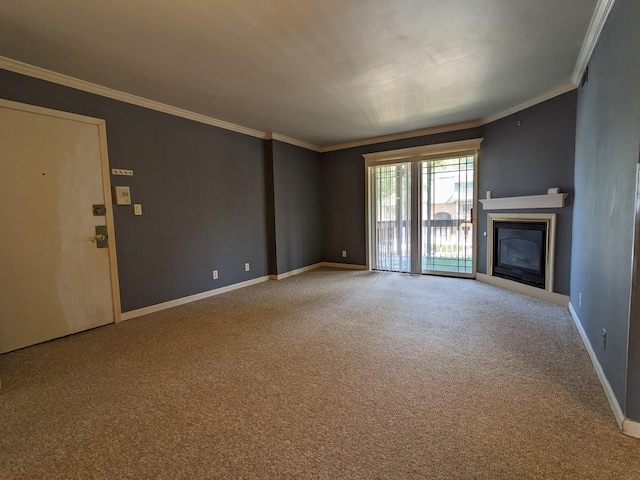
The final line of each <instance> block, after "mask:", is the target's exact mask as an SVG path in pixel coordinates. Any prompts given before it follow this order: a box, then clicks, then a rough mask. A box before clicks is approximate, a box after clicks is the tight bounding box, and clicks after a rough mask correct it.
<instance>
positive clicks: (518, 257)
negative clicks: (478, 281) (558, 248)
mask: <svg viewBox="0 0 640 480" xmlns="http://www.w3.org/2000/svg"><path fill="white" fill-rule="evenodd" d="M487 219H488V225H487V227H488V228H487V230H488V233H489V235H488V237H489V238H488V239H487V240H488V245H487V247H488V248H487V250H488V252H487V253H488V257H487V267H488V268H487V270H488V274H489V275H493V276H495V277H501V278H504V279H507V280H511V281H514V282H519V283H523V284H525V285H531V286H533V287H537V288H542V289H545V290H548V291H553V259H554V258H553V257H554V255H553V245H554V237H555V214H550V215H545V214H501V215H497V214H489V215H488V216H487Z"/></svg>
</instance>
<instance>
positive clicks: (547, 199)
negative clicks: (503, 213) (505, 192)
mask: <svg viewBox="0 0 640 480" xmlns="http://www.w3.org/2000/svg"><path fill="white" fill-rule="evenodd" d="M567 195H568V194H566V193H550V194H547V195H528V196H526V197H502V198H485V199H480V200H479V202H480V203H482V208H483V210H520V209H523V208H561V207H564V202H565V200H566V198H567Z"/></svg>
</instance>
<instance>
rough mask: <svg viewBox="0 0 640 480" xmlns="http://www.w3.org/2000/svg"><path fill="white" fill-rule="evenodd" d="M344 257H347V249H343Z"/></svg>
mask: <svg viewBox="0 0 640 480" xmlns="http://www.w3.org/2000/svg"><path fill="white" fill-rule="evenodd" d="M342 258H347V251H346V250H342Z"/></svg>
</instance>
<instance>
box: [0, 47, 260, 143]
mask: <svg viewBox="0 0 640 480" xmlns="http://www.w3.org/2000/svg"><path fill="white" fill-rule="evenodd" d="M0 68H3V69H5V70H10V71H12V72H15V73H20V74H22V75H27V76H29V77H34V78H39V79H40V80H46V81H48V82H52V83H57V84H58V85H64V86H65V87H71V88H75V89H77V90H82V91H84V92H88V93H94V94H96V95H100V96H103V97H108V98H112V99H114V100H119V101H121V102H125V103H130V104H132V105H137V106H139V107H144V108H149V109H151V110H156V111H158V112H162V113H168V114H169V115H174V116H176V117H182V118H186V119H188V120H193V121H196V122H200V123H205V124H207V125H212V126H214V127H219V128H224V129H225V130H231V131H233V132H237V133H243V134H245V135H250V136H252V137H257V138H265V136H266V133H265V132H261V131H259V130H254V129H252V128H247V127H243V126H241V125H236V124H234V123H230V122H225V121H224V120H218V119H217V118H212V117H208V116H206V115H201V114H199V113H195V112H190V111H189V110H184V109H182V108H178V107H173V106H171V105H167V104H164V103H160V102H156V101H154V100H149V99H147V98H143V97H138V96H137V95H132V94H130V93H125V92H121V91H119V90H114V89H112V88H108V87H103V86H101V85H97V84H95V83H91V82H87V81H85V80H80V79H78V78H74V77H70V76H68V75H64V74H62V73H57V72H53V71H51V70H47V69H44V68H40V67H36V66H34V65H29V64H28V63H23V62H19V61H17V60H13V59H11V58H7V57H2V56H0Z"/></svg>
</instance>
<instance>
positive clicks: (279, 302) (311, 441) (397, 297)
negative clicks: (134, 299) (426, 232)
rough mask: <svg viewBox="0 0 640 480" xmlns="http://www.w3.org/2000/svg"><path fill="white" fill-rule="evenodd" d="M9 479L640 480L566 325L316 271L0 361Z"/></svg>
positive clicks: (547, 310) (636, 453)
mask: <svg viewBox="0 0 640 480" xmlns="http://www.w3.org/2000/svg"><path fill="white" fill-rule="evenodd" d="M0 371H2V373H3V378H2V381H3V387H4V390H2V393H0V478H2V479H40V478H42V479H76V478H77V479H93V478H95V479H120V478H130V479H201V478H202V479H205V478H206V479H209V478H211V479H214V478H220V479H240V478H242V479H276V478H283V479H312V478H313V479H546V478H548V479H640V441H638V440H637V439H632V438H629V437H626V436H624V435H622V434H621V433H620V432H619V430H618V428H617V425H616V423H615V421H614V418H613V415H612V413H611V410H610V408H609V405H608V403H607V400H606V398H605V395H604V392H603V390H602V387H601V386H600V384H599V383H598V380H597V377H596V375H595V372H594V370H593V367H592V365H591V363H590V360H589V358H588V355H587V352H586V350H585V349H584V346H583V345H582V343H581V340H580V337H579V335H578V333H577V331H576V328H575V326H574V325H573V323H572V320H571V318H570V316H569V314H568V312H567V311H566V309H563V308H561V307H557V306H555V305H551V304H547V303H545V302H542V301H538V300H534V299H531V298H528V297H525V296H521V295H518V294H514V293H511V292H508V291H504V290H501V289H498V288H496V287H492V286H488V285H484V284H481V283H479V282H475V281H472V280H460V279H451V278H438V277H427V276H409V275H402V274H385V273H373V272H349V271H339V270H332V269H320V270H314V271H311V272H308V273H305V274H302V275H299V276H296V277H291V278H289V279H286V280H281V281H278V282H275V281H272V282H267V283H263V284H259V285H256V286H253V287H249V288H245V289H242V290H237V291H234V292H231V293H227V294H224V295H219V296H216V297H212V298H210V299H207V300H203V301H200V302H196V303H191V304H188V305H184V306H182V307H178V308H174V309H171V310H165V311H162V312H159V313H155V314H152V315H148V316H146V317H142V318H139V319H135V320H131V321H129V322H125V323H122V324H119V325H110V326H107V327H102V328H99V329H95V330H92V331H88V332H84V333H81V334H77V335H73V336H70V337H66V338H63V339H59V340H55V341H52V342H49V343H46V344H42V345H37V346H34V347H30V348H27V349H23V350H20V351H16V352H12V353H9V354H5V355H2V356H0Z"/></svg>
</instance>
